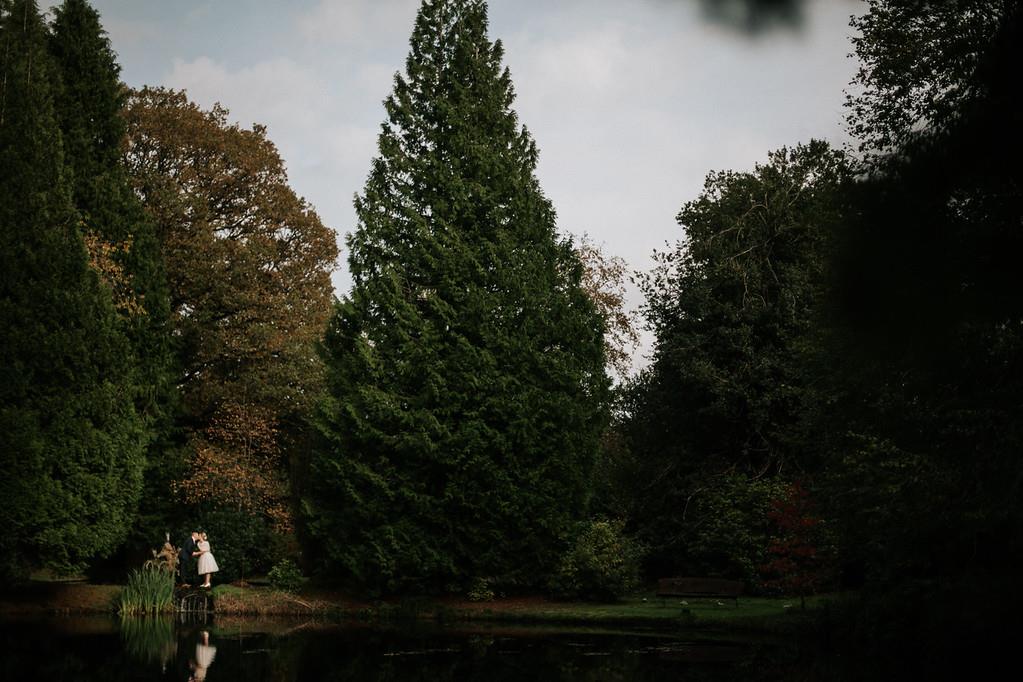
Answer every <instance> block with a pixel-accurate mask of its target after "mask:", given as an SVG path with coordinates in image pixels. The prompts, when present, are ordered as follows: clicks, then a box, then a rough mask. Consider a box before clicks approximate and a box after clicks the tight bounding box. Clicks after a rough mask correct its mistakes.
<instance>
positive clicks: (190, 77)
mask: <svg viewBox="0 0 1023 682" xmlns="http://www.w3.org/2000/svg"><path fill="white" fill-rule="evenodd" d="M166 83H167V85H169V86H170V87H172V88H178V89H185V90H187V91H188V94H189V96H190V97H191V98H192V99H193V100H195V101H196V102H198V103H200V104H202V105H203V106H207V107H208V106H211V105H212V104H213V103H214V102H220V103H222V104H223V105H224V106H226V107H228V109H230V110H231V112H232V114H233V115H234V117H235V118H237V119H238V120H240V121H243V122H244V123H246V124H249V123H263V124H266V125H267V127H269V128H277V129H278V132H280V131H288V132H293V131H299V130H303V129H309V128H310V127H312V126H315V125H318V124H319V123H321V122H322V119H323V113H324V111H325V110H326V109H328V108H329V102H330V97H331V93H330V90H329V87H328V85H327V84H326V83H324V82H322V81H321V80H320V79H318V78H317V77H316V76H315V75H314V74H313V73H312V72H311V71H310V70H309V69H306V68H303V67H301V66H299V65H298V64H296V63H295V62H293V61H291V60H290V59H273V60H269V61H265V62H260V63H257V64H253V65H252V66H246V67H243V68H240V69H236V70H233V71H232V70H230V69H228V67H227V66H226V65H224V64H222V63H220V62H217V61H215V60H213V59H211V58H209V57H199V58H197V59H194V60H191V61H185V60H182V59H175V60H174V64H173V67H172V69H171V72H170V73H169V74H168V76H167V78H166Z"/></svg>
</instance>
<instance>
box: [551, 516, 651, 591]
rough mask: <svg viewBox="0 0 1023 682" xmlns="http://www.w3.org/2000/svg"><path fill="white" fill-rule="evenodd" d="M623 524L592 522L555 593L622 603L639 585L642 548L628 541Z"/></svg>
mask: <svg viewBox="0 0 1023 682" xmlns="http://www.w3.org/2000/svg"><path fill="white" fill-rule="evenodd" d="M624 525H625V524H624V523H623V522H622V521H604V520H598V521H591V522H590V523H588V524H587V525H585V526H584V527H583V529H582V532H581V533H580V534H579V537H578V538H577V539H576V541H575V544H574V545H573V546H572V548H571V549H569V551H568V552H567V553H566V554H565V556H564V557H563V559H562V561H561V566H560V567H559V569H558V572H557V574H556V575H555V576H554V579H553V580H552V581H551V588H552V591H553V592H554V593H555V594H556V595H558V596H562V597H571V598H579V599H597V600H603V599H612V600H615V599H620V598H621V597H623V596H624V595H626V594H627V593H628V592H629V591H630V590H632V589H634V588H635V587H636V585H637V584H638V583H639V563H640V560H641V558H642V555H643V551H642V549H641V548H640V546H639V545H638V544H637V543H636V542H634V541H633V540H631V539H630V538H628V537H626V536H625V535H624V534H623V532H622V530H623V527H624Z"/></svg>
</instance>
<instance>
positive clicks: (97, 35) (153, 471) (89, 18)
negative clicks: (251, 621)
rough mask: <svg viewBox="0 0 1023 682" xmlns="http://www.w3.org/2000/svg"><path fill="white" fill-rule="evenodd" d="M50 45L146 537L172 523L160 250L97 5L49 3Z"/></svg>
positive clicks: (167, 339)
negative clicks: (118, 333) (107, 306)
mask: <svg viewBox="0 0 1023 682" xmlns="http://www.w3.org/2000/svg"><path fill="white" fill-rule="evenodd" d="M48 47H49V52H50V53H51V54H52V55H53V59H54V62H55V63H56V66H57V71H58V73H59V75H60V79H59V83H60V84H59V87H57V88H56V89H55V95H54V108H55V112H56V117H57V120H58V124H59V125H60V128H61V132H62V139H63V143H64V149H65V163H66V165H67V167H68V178H69V185H70V188H71V191H72V195H73V200H74V203H75V206H76V208H77V209H78V212H79V214H80V216H81V224H80V229H81V231H82V232H83V236H84V239H85V244H86V247H87V249H88V252H89V258H90V265H91V266H92V268H93V269H94V270H95V271H96V273H97V274H98V275H99V277H100V279H101V280H102V281H103V282H104V284H106V286H107V287H108V288H109V290H110V292H111V295H112V297H113V301H114V305H115V307H116V309H117V311H118V313H119V318H120V323H121V328H122V329H123V331H124V333H125V334H126V336H127V337H128V341H129V345H130V349H131V355H133V356H134V360H135V363H136V365H137V372H138V384H139V386H140V389H141V390H139V391H138V392H137V394H136V396H135V404H136V409H137V410H138V412H139V413H140V414H141V415H143V416H144V417H145V418H146V427H147V428H146V431H147V449H146V454H147V461H146V471H145V476H144V487H145V494H143V495H142V496H141V498H140V501H139V504H140V507H141V515H142V518H141V519H140V521H141V522H136V523H131V524H129V526H130V528H131V532H130V539H129V543H130V544H131V545H132V546H133V547H144V546H146V545H148V543H149V541H150V538H152V537H154V536H155V535H157V534H158V533H159V534H162V533H163V532H165V531H166V530H167V529H168V528H170V527H172V523H171V520H170V519H168V518H167V515H166V514H165V513H162V511H161V510H160V506H161V504H162V501H163V500H164V499H165V498H167V497H169V496H170V495H169V492H170V490H169V486H167V485H166V481H161V480H160V477H159V474H160V472H162V471H165V470H166V469H167V468H169V467H173V466H174V465H175V463H176V462H175V461H174V460H176V459H180V446H179V445H178V444H176V443H175V439H176V438H175V434H174V423H173V418H174V413H175V411H176V409H177V391H176V387H175V386H174V384H173V378H174V370H173V367H172V362H173V357H172V348H171V344H172V340H171V339H172V337H171V334H170V329H169V326H168V325H169V316H170V299H169V292H168V289H167V279H166V273H165V269H164V264H163V255H162V254H161V252H160V245H159V243H158V241H157V238H156V231H155V226H154V225H153V223H152V221H151V220H149V219H148V217H147V216H146V215H145V212H144V211H143V208H142V205H141V203H140V202H139V200H138V198H137V197H136V196H135V193H134V191H133V189H132V185H131V183H130V181H129V179H128V174H127V172H126V170H125V168H124V165H123V164H122V163H121V147H122V144H123V143H124V139H125V122H124V119H123V117H122V115H121V110H122V108H123V106H124V103H125V94H126V91H125V88H124V86H123V84H122V83H121V79H120V66H118V64H117V61H116V55H115V54H114V51H113V49H112V48H111V46H110V40H109V38H108V37H107V35H106V32H105V31H104V30H103V27H102V25H101V24H100V18H99V15H98V14H97V12H96V10H94V9H93V8H92V7H90V6H89V3H88V2H85V0H64V2H63V3H62V4H61V5H59V6H58V7H56V8H55V9H54V19H53V23H52V27H51V31H50V35H49V40H48ZM154 517H156V518H154Z"/></svg>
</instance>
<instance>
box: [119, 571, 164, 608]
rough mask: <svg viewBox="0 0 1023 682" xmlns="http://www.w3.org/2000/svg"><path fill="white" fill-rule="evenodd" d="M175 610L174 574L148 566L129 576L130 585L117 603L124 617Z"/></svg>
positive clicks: (125, 588)
mask: <svg viewBox="0 0 1023 682" xmlns="http://www.w3.org/2000/svg"><path fill="white" fill-rule="evenodd" d="M173 610H174V574H173V573H172V572H170V571H168V570H166V569H163V568H159V567H157V566H153V565H151V564H150V565H146V566H144V567H142V568H141V569H139V570H135V571H132V572H131V573H130V574H129V575H128V584H127V585H125V587H124V589H123V590H122V591H121V596H120V598H119V599H118V601H117V612H118V613H119V614H121V615H122V616H144V615H149V614H157V613H166V612H167V611H173Z"/></svg>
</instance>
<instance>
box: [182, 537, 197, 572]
mask: <svg viewBox="0 0 1023 682" xmlns="http://www.w3.org/2000/svg"><path fill="white" fill-rule="evenodd" d="M197 549H198V547H196V544H195V540H193V539H192V536H191V535H189V536H188V539H187V540H185V544H184V546H183V547H182V548H181V552H180V553H179V554H178V575H180V576H181V582H183V583H191V582H195V581H194V580H193V578H196V577H197V575H196V573H195V557H194V556H192V552H195V551H196V550H197Z"/></svg>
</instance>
